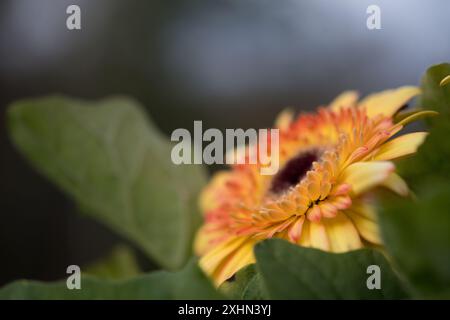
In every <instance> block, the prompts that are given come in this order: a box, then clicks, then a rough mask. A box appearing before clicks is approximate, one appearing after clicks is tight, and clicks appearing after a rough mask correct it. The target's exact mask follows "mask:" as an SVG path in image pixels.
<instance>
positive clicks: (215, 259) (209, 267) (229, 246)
mask: <svg viewBox="0 0 450 320" xmlns="http://www.w3.org/2000/svg"><path fill="white" fill-rule="evenodd" d="M247 239H248V237H235V238H231V239H229V240H226V241H224V242H222V243H220V244H219V245H217V246H216V247H215V248H214V249H212V250H211V251H209V252H208V253H207V254H205V255H204V256H203V257H202V258H201V259H200V261H199V264H200V267H201V268H202V269H203V271H205V273H207V274H210V275H211V274H213V273H215V272H217V269H218V268H219V266H220V265H221V264H222V263H223V261H224V260H225V259H226V258H227V257H228V256H229V255H231V254H232V253H233V252H234V251H235V250H237V249H238V248H239V247H240V246H242V245H243V244H244V243H245V242H246V241H247Z"/></svg>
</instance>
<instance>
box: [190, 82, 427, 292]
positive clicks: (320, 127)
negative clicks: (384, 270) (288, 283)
mask: <svg viewBox="0 0 450 320" xmlns="http://www.w3.org/2000/svg"><path fill="white" fill-rule="evenodd" d="M417 94H419V90H418V89H417V88H415V87H401V88H398V89H395V90H388V91H384V92H381V93H376V94H373V95H370V96H368V97H366V98H365V99H363V100H362V101H360V102H359V103H358V101H357V100H358V96H357V94H356V93H355V92H353V91H351V92H344V93H343V94H341V95H340V96H339V97H337V98H336V99H335V100H334V101H333V102H332V103H331V104H330V105H329V106H327V107H321V108H319V109H318V111H317V112H316V113H308V114H301V115H300V116H298V117H297V118H296V119H294V118H293V115H292V113H290V112H288V111H286V112H283V113H282V114H281V115H280V116H279V118H278V120H277V122H276V126H277V128H279V130H280V137H279V154H278V155H277V156H278V157H279V161H280V169H279V171H278V172H277V173H276V174H275V175H273V176H264V175H261V174H260V171H259V166H260V164H243V165H235V166H233V168H232V170H230V171H222V172H219V173H217V174H216V175H215V176H214V177H213V179H212V181H211V182H210V184H209V185H208V186H207V187H206V188H205V190H204V191H203V194H202V196H201V199H200V201H201V206H202V210H203V211H204V219H205V223H204V225H203V226H202V228H201V229H200V231H199V233H198V235H197V238H196V243H195V247H196V248H195V249H196V252H197V254H199V255H200V256H201V260H200V265H201V266H202V268H203V269H204V270H205V272H207V273H208V274H210V275H211V276H212V278H213V279H214V281H215V282H216V284H220V283H221V282H223V281H225V280H226V279H228V278H229V277H231V276H232V275H233V274H234V273H235V272H237V271H238V270H239V269H240V268H242V267H244V266H245V265H247V264H250V263H252V262H254V256H253V246H254V245H255V244H256V243H257V242H259V241H262V240H264V239H268V238H273V237H276V238H283V239H286V240H288V241H290V242H292V243H295V244H298V245H300V246H306V247H314V248H318V249H322V250H326V251H331V252H345V251H349V250H354V249H358V248H361V247H364V246H371V245H376V246H381V245H382V242H381V239H380V235H379V231H378V225H377V219H376V210H375V206H374V204H373V197H371V193H372V191H373V190H374V188H377V187H385V188H388V189H391V190H393V191H394V192H396V193H399V194H400V195H407V194H408V187H407V185H406V183H405V182H404V181H403V180H402V179H401V177H400V176H398V175H397V174H396V172H395V166H394V164H393V163H392V161H391V160H394V159H397V158H399V157H403V156H406V155H409V154H412V153H414V152H416V150H417V148H418V146H419V145H420V144H421V143H422V142H423V140H424V139H425V136H426V133H425V132H415V133H409V134H405V135H402V136H396V137H393V136H394V135H396V134H397V133H399V131H400V130H401V129H402V128H403V126H404V125H405V124H406V123H408V122H410V121H412V120H415V119H416V118H417V114H413V115H410V116H409V117H407V118H405V119H403V120H402V121H400V122H397V123H395V122H394V119H393V117H394V115H395V114H396V113H397V112H398V110H400V108H401V107H403V106H404V105H405V104H406V103H407V102H408V101H409V100H410V99H411V98H413V97H414V96H416V95H417ZM248 148H254V147H252V146H250V147H248Z"/></svg>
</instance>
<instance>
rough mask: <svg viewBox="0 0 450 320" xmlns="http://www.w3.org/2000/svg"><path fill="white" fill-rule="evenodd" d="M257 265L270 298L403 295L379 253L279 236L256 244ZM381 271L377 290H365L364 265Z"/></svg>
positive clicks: (399, 296)
mask: <svg viewBox="0 0 450 320" xmlns="http://www.w3.org/2000/svg"><path fill="white" fill-rule="evenodd" d="M255 255H256V260H257V268H258V270H259V271H260V273H261V276H262V279H263V281H264V283H265V286H266V288H267V291H268V295H269V297H270V298H272V299H402V298H406V294H405V292H404V290H403V288H402V285H401V283H400V281H399V279H398V278H397V276H396V275H395V274H394V272H393V271H392V269H391V267H390V266H389V263H388V262H387V261H386V259H385V258H384V257H383V255H382V254H381V253H379V252H378V251H375V250H372V249H362V250H357V251H350V252H347V253H342V254H334V253H328V252H324V251H321V250H317V249H311V248H304V247H299V246H296V245H293V244H290V243H289V242H287V241H284V240H280V239H272V240H267V241H263V242H262V243H259V244H257V245H256V248H255ZM371 265H377V266H379V267H380V270H381V289H379V290H378V289H372V290H370V289H368V288H367V279H368V278H369V277H370V276H371V273H367V267H369V266H371Z"/></svg>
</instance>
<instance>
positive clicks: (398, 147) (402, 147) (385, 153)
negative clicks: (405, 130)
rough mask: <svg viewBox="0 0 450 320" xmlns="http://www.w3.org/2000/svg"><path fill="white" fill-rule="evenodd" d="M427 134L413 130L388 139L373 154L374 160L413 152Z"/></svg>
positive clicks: (395, 157) (389, 158)
mask: <svg viewBox="0 0 450 320" xmlns="http://www.w3.org/2000/svg"><path fill="white" fill-rule="evenodd" d="M427 134H428V133H427V132H414V133H409V134H405V135H403V136H400V137H398V138H395V139H393V140H390V141H388V142H386V143H385V144H383V145H382V146H381V147H380V149H379V150H378V151H377V153H376V154H375V155H374V160H391V159H397V158H400V157H403V156H406V155H409V154H412V153H415V152H416V151H417V148H418V147H419V146H420V145H421V144H422V143H423V142H424V140H425V137H426V136H427Z"/></svg>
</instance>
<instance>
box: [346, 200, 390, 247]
mask: <svg viewBox="0 0 450 320" xmlns="http://www.w3.org/2000/svg"><path fill="white" fill-rule="evenodd" d="M361 210H363V211H361ZM364 210H369V211H374V208H373V207H372V206H370V205H366V206H360V207H358V208H357V209H356V208H352V209H351V210H347V211H345V213H346V214H347V215H348V217H349V218H350V219H351V220H352V221H353V223H354V224H355V226H356V229H357V230H358V232H359V233H360V235H361V237H363V238H364V239H365V240H367V241H369V242H371V243H374V244H378V245H381V244H382V241H381V237H380V230H379V228H378V224H377V222H376V221H374V220H372V219H369V218H367V217H368V216H371V215H373V213H372V212H364Z"/></svg>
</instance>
